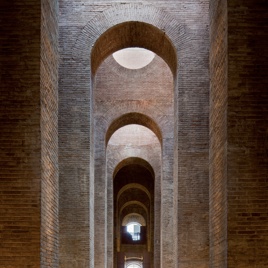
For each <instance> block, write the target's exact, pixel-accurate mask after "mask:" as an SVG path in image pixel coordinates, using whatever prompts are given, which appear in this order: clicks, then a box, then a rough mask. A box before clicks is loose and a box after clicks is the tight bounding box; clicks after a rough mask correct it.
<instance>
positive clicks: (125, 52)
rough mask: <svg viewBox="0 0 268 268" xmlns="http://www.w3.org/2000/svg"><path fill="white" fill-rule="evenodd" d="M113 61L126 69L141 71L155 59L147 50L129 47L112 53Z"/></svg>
mask: <svg viewBox="0 0 268 268" xmlns="http://www.w3.org/2000/svg"><path fill="white" fill-rule="evenodd" d="M113 57H114V59H115V60H116V61H117V63H119V64H120V65H121V66H123V67H125V68H127V69H141V68H143V67H145V66H147V65H148V64H149V63H150V62H151V61H152V60H153V59H154V57H155V54H154V53H153V52H152V51H150V50H147V49H144V48H139V47H131V48H125V49H121V50H118V51H117V52H115V53H113Z"/></svg>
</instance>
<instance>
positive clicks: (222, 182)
mask: <svg viewBox="0 0 268 268" xmlns="http://www.w3.org/2000/svg"><path fill="white" fill-rule="evenodd" d="M210 3H211V4H210V11H209V12H210V77H211V83H210V137H209V138H210V152H209V155H210V156H209V170H210V172H209V173H210V187H209V191H210V199H209V206H210V222H209V225H210V233H209V237H210V267H214V268H217V267H221V268H222V267H226V265H227V254H226V253H227V199H226V194H227V185H226V184H227V168H226V167H227V123H226V111H227V9H226V8H227V6H226V1H225V0H219V1H210Z"/></svg>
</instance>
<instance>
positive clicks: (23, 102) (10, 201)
mask: <svg viewBox="0 0 268 268" xmlns="http://www.w3.org/2000/svg"><path fill="white" fill-rule="evenodd" d="M0 17H1V24H0V32H1V35H0V64H1V83H0V103H1V105H0V128H1V131H0V267H1V268H15V267H21V268H24V267H25V268H26V267H39V266H40V220H41V214H40V208H41V206H40V198H41V142H40V141H41V137H40V1H15V0H14V1H1V2H0Z"/></svg>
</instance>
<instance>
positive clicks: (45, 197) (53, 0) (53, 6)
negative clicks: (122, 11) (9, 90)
mask: <svg viewBox="0 0 268 268" xmlns="http://www.w3.org/2000/svg"><path fill="white" fill-rule="evenodd" d="M41 10H42V17H41V62H40V66H41V77H40V87H41V89H40V91H41V165H42V177H41V178H42V185H41V267H44V268H45V267H58V263H59V258H58V232H59V230H58V199H59V194H58V192H59V190H58V61H59V59H58V58H59V56H58V17H57V16H58V1H57V0H44V1H42V5H41Z"/></svg>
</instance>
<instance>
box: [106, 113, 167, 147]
mask: <svg viewBox="0 0 268 268" xmlns="http://www.w3.org/2000/svg"><path fill="white" fill-rule="evenodd" d="M129 124H137V125H142V126H144V127H147V128H149V129H150V130H151V131H152V132H154V133H155V135H156V136H157V138H158V140H159V142H160V144H162V132H161V130H160V128H159V127H158V125H157V124H156V123H155V121H154V120H153V119H152V118H151V117H149V116H147V115H145V114H141V113H136V112H132V113H127V114H123V115H121V116H120V117H118V118H117V119H115V120H114V121H113V122H112V123H111V125H110V126H109V128H108V129H107V132H106V138H105V140H106V145H107V144H108V142H109V139H110V138H111V136H112V135H113V133H114V132H115V131H116V130H118V129H119V128H121V127H123V126H126V125H129Z"/></svg>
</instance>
